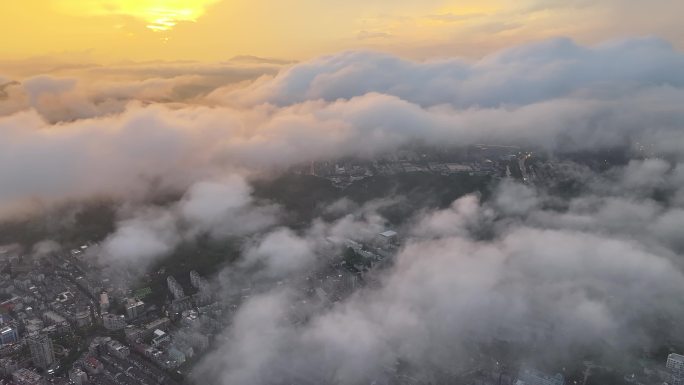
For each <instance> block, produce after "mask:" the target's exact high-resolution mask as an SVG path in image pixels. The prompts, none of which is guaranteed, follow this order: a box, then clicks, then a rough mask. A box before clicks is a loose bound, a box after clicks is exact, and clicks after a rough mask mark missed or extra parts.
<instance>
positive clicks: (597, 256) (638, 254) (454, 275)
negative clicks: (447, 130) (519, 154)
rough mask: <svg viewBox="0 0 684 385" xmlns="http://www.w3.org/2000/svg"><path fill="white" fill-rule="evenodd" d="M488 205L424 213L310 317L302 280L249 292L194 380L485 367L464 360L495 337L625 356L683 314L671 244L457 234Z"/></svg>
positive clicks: (470, 203)
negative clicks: (379, 266) (351, 286)
mask: <svg viewBox="0 0 684 385" xmlns="http://www.w3.org/2000/svg"><path fill="white" fill-rule="evenodd" d="M488 210H491V208H490V207H487V206H486V205H480V204H478V203H477V199H476V198H474V197H471V196H469V197H464V198H462V199H460V200H459V201H457V202H455V203H454V205H453V206H452V207H450V208H448V209H445V210H438V211H434V212H430V213H426V214H425V216H424V217H422V218H420V220H419V225H418V226H416V227H415V229H416V234H415V235H416V237H415V238H413V237H412V236H411V237H410V238H408V240H407V241H406V244H405V246H404V248H403V250H402V251H401V252H400V253H399V254H398V255H397V256H396V257H395V262H394V266H393V267H391V268H390V269H389V270H387V271H386V272H385V273H384V274H383V276H382V278H381V281H380V285H379V286H377V287H373V288H367V289H364V290H361V291H360V292H357V293H356V294H354V295H352V296H350V297H348V298H347V299H345V300H343V301H341V302H338V303H336V304H335V305H333V306H332V307H329V308H325V309H317V310H314V311H312V312H311V313H309V316H308V321H306V322H305V323H303V324H292V323H288V321H287V320H288V319H289V315H288V314H289V312H288V310H287V309H290V310H289V311H292V309H294V308H297V307H298V304H299V303H300V302H301V301H302V298H300V296H301V295H303V294H297V292H296V289H295V288H290V289H289V290H290V291H287V293H288V294H287V295H285V294H283V289H282V288H278V289H274V290H273V291H267V292H265V293H263V294H259V295H257V296H255V297H252V298H250V299H248V300H247V302H246V303H245V304H243V305H242V307H241V308H240V310H239V311H238V313H237V314H236V319H237V320H240V322H236V323H234V324H233V325H232V326H229V327H228V328H227V330H226V334H225V338H226V340H225V343H224V344H221V347H220V348H219V350H218V351H216V352H215V353H212V354H209V355H208V356H207V357H206V358H205V359H204V361H203V362H202V363H200V366H199V368H198V370H197V371H196V372H195V374H196V379H197V380H201V381H210V382H215V383H223V384H232V383H239V382H241V381H243V382H249V383H253V384H266V383H271V382H273V381H274V380H275V379H278V380H280V381H295V382H298V383H300V382H301V383H339V384H359V383H371V382H373V381H377V382H379V383H385V382H391V379H393V378H394V379H396V378H399V377H401V376H402V375H407V376H411V377H412V378H420V379H423V380H426V381H430V380H431V381H436V380H439V379H440V378H441V379H442V380H444V379H446V378H453V377H450V376H456V375H458V374H459V373H461V372H465V371H468V370H472V369H473V368H477V367H483V365H485V366H486V363H484V362H474V363H471V361H469V360H468V357H471V356H472V354H473V350H474V349H475V350H477V349H478V347H479V346H482V345H487V344H490V343H492V342H493V341H496V340H503V341H508V343H509V344H512V346H518V347H519V352H520V354H519V355H518V359H519V360H526V361H527V362H530V361H532V362H534V361H537V360H540V361H541V360H545V362H548V361H549V360H551V361H553V362H557V363H559V365H560V363H562V362H567V361H564V360H568V359H573V358H571V357H570V356H572V354H573V353H572V352H573V351H575V349H578V348H579V349H586V348H589V349H592V348H594V347H597V346H600V349H601V352H602V354H603V355H604V357H606V358H605V359H607V360H608V361H607V362H621V360H624V359H625V352H626V351H632V350H634V349H636V350H638V351H641V349H644V348H645V349H651V348H655V347H656V346H657V344H658V342H657V341H655V340H653V339H651V338H650V337H649V336H651V335H653V333H654V332H655V330H656V329H657V328H658V326H657V325H658V324H657V322H658V320H657V318H658V317H665V318H666V319H672V320H675V319H678V318H679V317H681V316H682V315H683V314H684V307H682V305H681V304H679V303H677V304H675V303H673V302H671V301H666V300H663V299H664V298H672V296H675V295H676V293H678V292H680V291H681V290H684V286H682V282H683V281H682V278H683V277H682V273H681V271H679V270H678V269H676V268H675V267H674V265H673V263H672V262H671V261H670V259H669V256H668V255H667V254H664V255H663V254H660V253H658V252H654V251H653V250H649V247H648V246H646V247H644V246H643V245H641V244H639V242H637V241H633V240H628V239H623V238H622V237H620V236H611V235H595V234H592V233H590V232H584V231H576V230H572V229H557V230H544V229H539V228H534V227H530V226H527V225H525V224H522V225H521V224H520V223H517V224H513V222H506V221H502V222H500V224H501V225H502V226H503V227H502V228H500V230H501V231H500V232H499V233H498V234H497V235H496V237H495V238H494V239H493V240H491V241H488V242H482V241H477V240H474V239H472V238H471V236H470V234H469V233H468V232H463V231H458V228H459V227H461V226H462V224H464V223H468V222H470V221H471V220H472V219H473V218H474V217H477V216H478V215H485V213H486V212H487V211H488ZM501 214H503V215H504V216H505V213H501V212H499V215H501ZM516 215H517V214H516ZM426 224H429V225H427V226H426ZM461 228H462V227H461ZM292 290H295V291H292ZM304 298H306V297H304ZM634 303H639V304H640V305H639V306H634ZM266 305H267V306H266ZM245 319H249V322H241V321H244V320H245ZM265 323H268V327H267V330H268V333H266V334H264V333H263V332H260V330H264V329H262V328H263V327H265ZM666 333H667V334H668V335H669V336H674V335H675V333H677V331H676V330H669V331H666ZM257 336H258V340H257ZM673 338H674V337H673ZM246 339H247V340H246ZM526 352H530V353H526ZM542 357H543V358H542ZM574 359H576V357H575V358H574ZM454 362H457V363H458V365H454ZM399 363H400V364H399ZM440 375H441V376H444V377H440ZM307 381H308V382H307Z"/></svg>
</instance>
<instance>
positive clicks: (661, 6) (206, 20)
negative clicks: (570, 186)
mask: <svg viewBox="0 0 684 385" xmlns="http://www.w3.org/2000/svg"><path fill="white" fill-rule="evenodd" d="M0 8H1V9H2V14H3V23H2V25H0V46H2V50H1V52H0V59H4V60H21V59H27V58H32V57H33V58H35V57H43V58H45V57H46V56H47V57H51V58H60V57H61V58H69V59H70V60H74V58H79V59H80V60H81V61H89V62H96V63H111V62H118V61H147V60H166V61H172V60H195V61H202V62H207V61H212V62H216V61H223V60H228V59H230V58H231V57H234V56H238V55H255V56H260V57H267V58H281V59H287V60H303V59H308V58H311V57H315V56H318V55H320V54H324V53H333V52H337V51H340V50H348V49H362V48H365V49H377V50H382V51H386V52H391V53H395V54H399V55H401V56H405V57H412V58H426V57H435V56H439V57H447V56H453V55H457V56H467V57H479V56H482V55H484V54H487V53H491V52H492V51H495V50H498V49H501V48H504V47H506V46H510V45H514V44H520V43H523V42H529V41H538V40H543V39H546V38H549V37H557V36H565V37H570V38H573V39H575V40H577V41H579V42H582V43H596V42H600V41H605V40H610V39H614V38H619V37H622V36H626V35H629V36H644V35H657V36H660V37H662V38H665V39H667V40H669V41H670V42H672V43H673V44H674V45H675V46H677V47H680V48H681V47H682V46H683V45H684V35H683V32H682V28H681V27H680V19H679V15H681V14H682V13H684V4H683V3H682V2H681V1H677V0H653V1H641V0H599V1H588V0H563V1H561V0H519V1H511V0H477V1H475V0H346V1H341V0H326V1H320V0H281V1H267V0H23V1H3V2H2V5H0Z"/></svg>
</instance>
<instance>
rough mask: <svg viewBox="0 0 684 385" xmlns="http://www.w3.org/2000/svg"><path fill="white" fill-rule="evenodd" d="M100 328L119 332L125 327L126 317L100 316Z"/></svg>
mask: <svg viewBox="0 0 684 385" xmlns="http://www.w3.org/2000/svg"><path fill="white" fill-rule="evenodd" d="M102 326H104V328H105V329H107V330H121V329H123V328H125V327H126V317H124V316H122V315H119V314H111V313H105V314H103V315H102Z"/></svg>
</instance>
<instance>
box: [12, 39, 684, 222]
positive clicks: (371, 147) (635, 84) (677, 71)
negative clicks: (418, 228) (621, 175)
mask: <svg viewBox="0 0 684 385" xmlns="http://www.w3.org/2000/svg"><path fill="white" fill-rule="evenodd" d="M644 57H648V58H649V59H648V60H646V59H644ZM682 64H684V55H682V54H681V53H679V52H677V51H675V50H673V49H672V47H670V46H669V45H668V44H667V43H665V42H663V41H661V40H657V39H631V40H624V41H619V42H612V43H606V44H602V45H599V46H595V47H584V46H580V45H577V44H575V43H574V42H572V41H570V40H567V39H555V40H551V41H546V42H542V43H538V44H533V45H526V46H522V47H517V48H512V49H508V50H505V51H502V52H500V53H497V54H493V55H490V56H488V57H485V58H483V59H482V60H479V61H476V62H466V61H463V60H459V59H448V60H441V61H426V62H411V61H407V60H404V59H400V58H397V57H394V56H390V55H386V54H379V53H375V52H345V53H340V54H337V55H332V56H327V57H323V58H319V59H315V60H312V61H309V62H304V63H299V64H296V65H293V66H291V67H289V68H285V69H282V70H281V71H280V72H279V73H278V74H277V75H276V76H272V77H268V76H266V77H261V78H259V79H258V80H255V81H254V82H251V83H249V84H246V85H245V84H243V85H240V86H237V85H232V86H231V87H229V88H221V89H218V90H216V91H214V92H212V93H211V94H210V95H207V96H206V97H203V96H201V95H198V94H196V93H193V92H190V94H188V95H186V96H182V95H183V92H180V91H178V87H184V86H186V85H188V86H190V85H193V84H196V83H195V79H196V78H195V77H193V76H190V75H189V76H185V77H182V78H171V79H150V80H147V81H143V82H132V83H130V84H122V85H118V86H114V85H112V84H111V83H108V82H104V83H102V88H98V86H97V85H96V84H93V85H88V86H87V87H86V86H85V85H80V83H78V82H76V84H75V85H74V80H73V79H70V78H67V79H63V78H52V77H45V76H43V77H38V78H33V79H29V80H27V82H28V87H29V91H30V92H29V91H24V93H23V95H24V96H23V97H22V96H21V95H22V92H18V94H17V95H18V97H16V98H11V99H10V100H4V101H2V102H0V103H1V106H0V110H4V108H6V106H13V105H22V103H23V105H24V106H25V107H23V108H21V109H20V110H21V111H19V112H15V113H13V114H11V115H9V116H4V117H0V130H1V131H2V135H3V139H4V140H3V143H0V154H2V155H0V158H2V163H0V164H2V165H3V166H4V167H3V166H0V177H2V180H3V181H5V182H6V183H3V184H2V186H1V187H0V208H2V210H1V211H8V208H14V207H16V206H21V205H23V206H26V205H30V204H35V202H36V201H39V202H46V203H51V202H54V201H59V200H60V199H71V198H73V199H78V198H82V197H84V196H92V195H97V194H110V195H115V196H121V195H122V194H124V195H125V194H129V193H130V192H135V193H139V191H140V190H144V189H145V188H146V187H145V186H146V185H147V184H146V181H150V180H155V181H158V182H159V183H161V184H162V185H163V186H173V187H175V188H179V189H185V188H187V187H188V186H190V185H191V184H193V183H195V182H197V181H200V180H205V179H214V178H218V177H220V176H221V174H225V173H226V171H225V170H226V169H228V170H229V171H228V173H230V170H233V171H234V170H236V169H240V170H243V171H247V172H250V173H254V172H257V173H258V172H262V171H264V170H273V169H284V168H287V167H289V166H292V165H297V164H302V163H307V162H311V161H313V160H327V159H330V158H335V157H344V156H364V157H372V156H376V155H378V154H382V153H384V152H387V151H392V150H395V149H397V148H399V147H401V146H404V145H407V144H409V143H412V142H414V141H416V140H419V141H421V142H423V143H425V144H428V145H440V146H450V145H451V146H462V145H469V144H476V143H498V144H516V145H522V146H531V147H539V148H542V149H544V150H548V151H551V152H555V151H561V152H564V151H565V152H567V151H585V150H599V149H604V148H613V147H626V148H631V149H632V150H633V151H635V152H638V151H643V149H646V150H647V151H648V152H649V153H651V154H653V156H669V157H673V158H675V159H681V158H682V156H683V155H684V154H683V153H682V147H681V146H679V145H678V143H681V140H682V139H683V138H682V136H683V135H682V130H681V127H682V124H683V123H684V113H683V112H682V110H681V108H680V107H681V104H682V102H684V88H683V86H684V72H683V71H682V68H684V65H682ZM203 81H204V80H203ZM84 84H85V83H84ZM88 84H90V83H88ZM24 87H26V86H25V85H24V84H23V83H22V85H20V86H12V87H10V88H9V89H10V90H15V91H16V90H23V89H24ZM15 91H12V92H15ZM179 92H180V93H179ZM22 98H23V99H22ZM167 101H168V102H167ZM10 109H12V108H10ZM45 119H47V121H45ZM56 121H59V122H60V123H58V124H54V122H56ZM37 154H40V156H37ZM27 200H28V201H30V202H28V203H27Z"/></svg>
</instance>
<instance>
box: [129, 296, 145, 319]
mask: <svg viewBox="0 0 684 385" xmlns="http://www.w3.org/2000/svg"><path fill="white" fill-rule="evenodd" d="M144 310H145V303H143V302H142V301H140V300H139V299H137V298H128V299H127V300H126V317H127V318H128V319H135V318H138V317H140V315H142V313H143V311H144Z"/></svg>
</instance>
